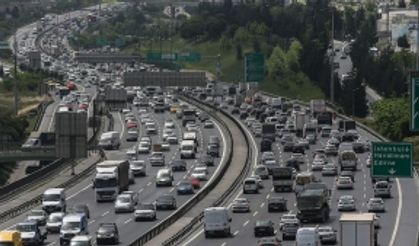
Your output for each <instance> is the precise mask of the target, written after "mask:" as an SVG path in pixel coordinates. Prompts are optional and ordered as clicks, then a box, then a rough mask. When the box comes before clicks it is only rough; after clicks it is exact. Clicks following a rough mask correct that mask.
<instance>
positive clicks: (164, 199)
mask: <svg viewBox="0 0 419 246" xmlns="http://www.w3.org/2000/svg"><path fill="white" fill-rule="evenodd" d="M157 200H158V201H161V202H168V201H172V200H173V197H172V196H160V197H159V198H157Z"/></svg>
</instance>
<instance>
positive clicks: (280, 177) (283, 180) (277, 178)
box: [272, 167, 294, 192]
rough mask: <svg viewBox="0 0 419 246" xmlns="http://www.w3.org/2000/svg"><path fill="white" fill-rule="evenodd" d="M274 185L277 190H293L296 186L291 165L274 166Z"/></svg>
mask: <svg viewBox="0 0 419 246" xmlns="http://www.w3.org/2000/svg"><path fill="white" fill-rule="evenodd" d="M272 186H273V187H274V190H275V192H278V191H284V190H286V191H292V190H293V186H294V181H293V175H292V168H291V167H274V168H272Z"/></svg>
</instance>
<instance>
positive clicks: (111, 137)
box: [98, 131, 121, 149]
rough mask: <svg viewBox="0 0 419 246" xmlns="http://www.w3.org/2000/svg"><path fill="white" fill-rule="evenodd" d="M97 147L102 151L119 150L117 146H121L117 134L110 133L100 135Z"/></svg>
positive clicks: (114, 132) (115, 132)
mask: <svg viewBox="0 0 419 246" xmlns="http://www.w3.org/2000/svg"><path fill="white" fill-rule="evenodd" d="M98 145H99V147H102V148H103V149H119V146H120V145H121V143H120V140H119V132H117V131H110V132H104V133H102V135H101V136H100V139H99V143H98Z"/></svg>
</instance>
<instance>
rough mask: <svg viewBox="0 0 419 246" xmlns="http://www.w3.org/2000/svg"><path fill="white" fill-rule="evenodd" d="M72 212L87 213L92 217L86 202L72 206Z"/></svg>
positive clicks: (88, 216)
mask: <svg viewBox="0 0 419 246" xmlns="http://www.w3.org/2000/svg"><path fill="white" fill-rule="evenodd" d="M70 213H81V214H85V215H86V217H87V218H88V219H90V211H89V207H88V206H87V205H86V204H76V205H74V206H73V207H72V208H70Z"/></svg>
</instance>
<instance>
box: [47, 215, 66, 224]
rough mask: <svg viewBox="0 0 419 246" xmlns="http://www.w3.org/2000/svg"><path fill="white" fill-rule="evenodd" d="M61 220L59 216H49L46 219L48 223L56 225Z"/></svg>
mask: <svg viewBox="0 0 419 246" xmlns="http://www.w3.org/2000/svg"><path fill="white" fill-rule="evenodd" d="M62 220H63V217H62V216H61V215H50V216H49V218H48V222H51V223H56V222H61V221H62Z"/></svg>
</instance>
